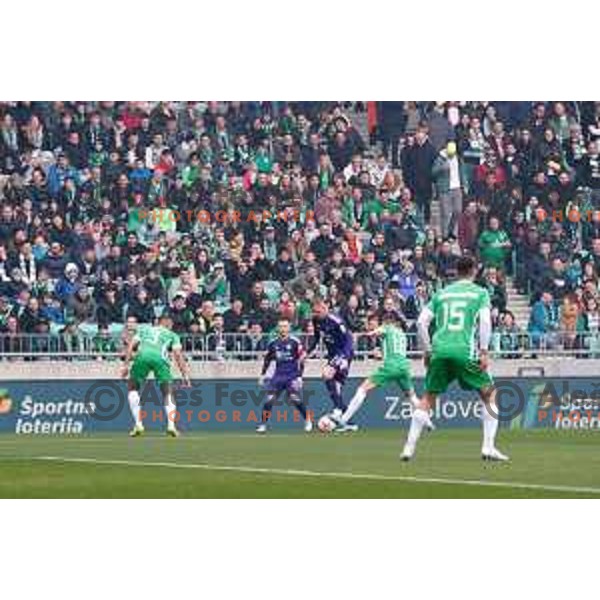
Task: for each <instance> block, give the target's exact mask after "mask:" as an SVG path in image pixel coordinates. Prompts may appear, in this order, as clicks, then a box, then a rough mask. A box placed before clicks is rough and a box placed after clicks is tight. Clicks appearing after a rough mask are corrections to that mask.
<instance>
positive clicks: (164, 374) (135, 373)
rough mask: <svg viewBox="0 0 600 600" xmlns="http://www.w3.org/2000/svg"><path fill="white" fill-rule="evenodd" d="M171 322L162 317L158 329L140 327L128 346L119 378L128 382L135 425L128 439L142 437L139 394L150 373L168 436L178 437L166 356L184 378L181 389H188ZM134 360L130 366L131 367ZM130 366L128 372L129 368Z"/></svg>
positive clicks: (182, 361)
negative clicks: (156, 389)
mask: <svg viewBox="0 0 600 600" xmlns="http://www.w3.org/2000/svg"><path fill="white" fill-rule="evenodd" d="M172 327H173V321H172V320H171V317H170V316H169V315H167V314H164V315H162V316H161V317H160V319H159V321H158V326H152V325H139V326H138V328H137V331H136V334H135V335H134V336H133V338H132V339H131V341H130V342H129V344H128V346H127V351H126V354H125V364H124V365H123V369H122V376H123V377H129V379H128V383H127V386H128V390H129V392H128V395H127V397H128V400H129V408H130V409H131V414H132V416H133V420H134V421H135V425H134V426H133V429H132V430H131V432H130V434H129V435H130V436H132V437H137V436H140V435H143V433H144V424H143V423H142V419H141V417H140V392H139V390H140V389H141V388H142V386H143V385H144V382H145V381H146V379H147V378H148V375H149V374H150V373H154V377H155V379H156V381H157V382H158V385H159V386H160V391H161V392H162V395H163V400H164V404H165V413H166V415H167V435H169V436H171V437H177V436H178V435H179V432H178V431H177V427H176V426H175V412H176V410H177V407H176V405H175V400H174V396H173V375H172V374H171V363H170V360H169V354H172V356H173V359H174V360H175V363H176V365H177V368H178V369H179V372H180V373H181V376H182V377H183V381H184V385H185V386H189V385H190V380H189V369H188V364H187V362H186V360H185V357H184V356H183V352H182V347H181V340H180V339H179V336H178V335H177V334H176V333H175V332H174V331H172V330H171V328H172ZM132 360H133V363H132ZM130 363H132V364H131V368H130Z"/></svg>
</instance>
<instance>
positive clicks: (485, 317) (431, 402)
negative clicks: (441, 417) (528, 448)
mask: <svg viewBox="0 0 600 600" xmlns="http://www.w3.org/2000/svg"><path fill="white" fill-rule="evenodd" d="M475 269H476V265H475V261H474V260H473V259H472V258H471V257H468V256H465V257H462V258H460V259H459V261H458V264H457V270H458V278H459V279H458V281H456V282H454V283H451V284H450V285H448V286H446V287H445V288H444V289H442V290H440V291H439V292H437V293H436V294H435V295H434V296H433V298H432V299H431V302H430V303H429V304H428V305H427V306H426V307H425V308H424V309H423V311H422V312H421V314H420V315H419V319H418V321H417V328H418V331H419V335H420V337H421V340H422V343H423V347H424V350H425V357H424V360H425V366H426V367H427V375H426V377H425V394H424V396H423V398H422V400H421V403H420V406H419V407H418V408H417V409H415V411H414V412H413V415H412V420H411V424H410V429H409V432H408V439H407V441H406V444H405V446H404V450H403V452H402V455H401V458H402V460H409V459H411V458H412V457H413V455H414V453H415V448H416V445H417V441H418V439H419V436H420V435H421V432H422V430H423V427H425V426H426V424H427V418H428V417H429V411H430V409H431V408H432V407H433V406H435V401H436V399H437V397H438V395H439V394H442V393H444V392H445V391H446V389H447V388H448V386H449V385H450V384H451V383H452V382H453V381H454V380H455V379H457V380H458V382H459V383H460V385H461V387H462V388H463V389H467V390H477V391H478V392H479V396H480V397H481V400H482V401H483V404H484V407H483V408H484V409H483V413H482V421H483V445H482V447H481V456H482V458H483V459H484V460H498V461H506V460H509V459H508V457H507V456H505V455H504V454H502V453H501V452H500V451H499V450H497V449H496V446H495V439H496V432H497V431H498V418H497V415H498V409H497V406H496V394H495V389H494V383H493V380H492V377H491V376H490V374H489V373H488V372H487V369H488V363H489V356H488V347H489V343H490V337H491V333H492V318H491V312H490V296H489V294H488V292H487V291H486V290H484V289H483V288H481V287H479V286H478V285H476V284H475V283H474V282H473V279H474V276H475ZM432 321H433V322H434V328H435V333H434V335H433V344H432V343H431V340H430V338H429V326H430V324H431V323H432ZM477 332H478V333H479V348H477V344H476V337H477V335H476V334H477ZM477 350H479V352H478V351H477Z"/></svg>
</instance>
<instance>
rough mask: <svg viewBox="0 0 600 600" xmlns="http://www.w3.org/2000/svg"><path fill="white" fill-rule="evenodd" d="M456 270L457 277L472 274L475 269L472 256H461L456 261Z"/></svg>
mask: <svg viewBox="0 0 600 600" xmlns="http://www.w3.org/2000/svg"><path fill="white" fill-rule="evenodd" d="M456 270H457V272H458V276H459V277H467V276H469V275H472V274H473V271H474V270H475V261H474V260H473V257H472V256H461V257H460V258H459V259H458V262H457V263H456Z"/></svg>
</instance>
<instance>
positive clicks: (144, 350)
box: [134, 325, 181, 361]
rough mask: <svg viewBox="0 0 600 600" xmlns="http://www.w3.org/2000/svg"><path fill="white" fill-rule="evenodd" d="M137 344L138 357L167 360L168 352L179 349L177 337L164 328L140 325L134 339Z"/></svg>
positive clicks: (179, 342) (179, 341)
mask: <svg viewBox="0 0 600 600" xmlns="http://www.w3.org/2000/svg"><path fill="white" fill-rule="evenodd" d="M134 339H135V340H136V341H137V342H138V343H139V346H138V352H137V355H138V357H141V358H148V359H160V360H165V361H168V360H169V352H170V351H171V350H178V349H180V348H181V340H180V339H179V336H178V335H177V334H176V333H175V332H173V331H171V330H170V329H166V328H165V327H154V326H152V325H140V326H139V327H138V329H137V332H136V334H135V338H134Z"/></svg>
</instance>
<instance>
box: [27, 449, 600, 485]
mask: <svg viewBox="0 0 600 600" xmlns="http://www.w3.org/2000/svg"><path fill="white" fill-rule="evenodd" d="M24 458H25V459H31V460H41V461H49V462H64V463H86V464H96V465H116V466H125V467H161V468H169V469H199V470H203V471H232V472H237V473H255V474H261V475H285V476H295V477H329V478H334V479H363V480H373V481H401V482H406V483H439V484H442V485H469V486H482V487H497V488H513V489H521V490H538V491H546V492H569V493H579V494H600V488H597V487H582V486H568V485H544V484H537V483H521V482H518V481H484V480H481V479H450V478H445V477H415V476H411V475H383V474H378V473H349V472H343V471H342V472H333V471H305V470H302V469H278V468H271V467H250V466H244V465H212V464H207V463H174V462H145V461H138V460H118V459H96V458H77V457H67V456H31V457H24Z"/></svg>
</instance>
